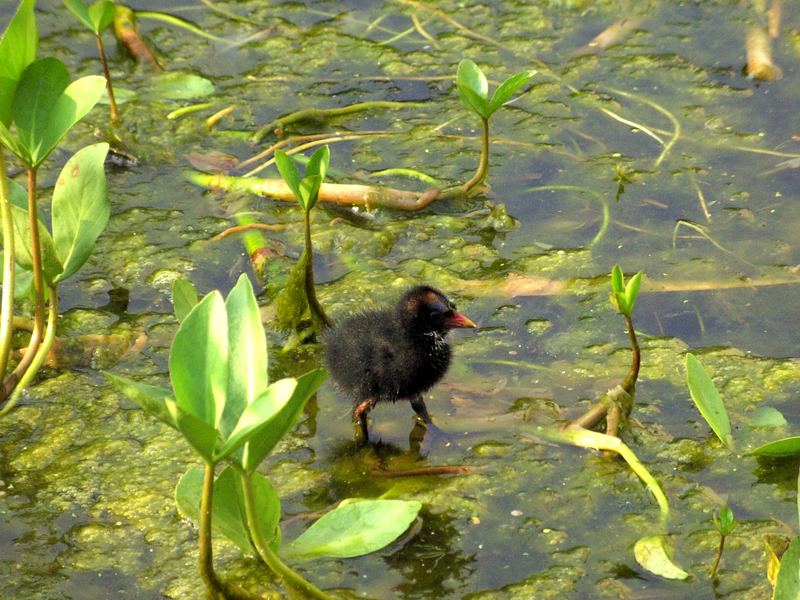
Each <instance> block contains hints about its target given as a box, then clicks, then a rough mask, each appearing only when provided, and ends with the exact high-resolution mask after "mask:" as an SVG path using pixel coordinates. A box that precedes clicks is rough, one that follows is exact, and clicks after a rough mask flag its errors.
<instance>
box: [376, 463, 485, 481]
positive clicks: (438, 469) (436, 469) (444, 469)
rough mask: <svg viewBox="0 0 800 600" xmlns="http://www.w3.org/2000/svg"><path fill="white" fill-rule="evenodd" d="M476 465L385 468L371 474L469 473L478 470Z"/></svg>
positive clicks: (390, 476) (404, 475) (384, 475)
mask: <svg viewBox="0 0 800 600" xmlns="http://www.w3.org/2000/svg"><path fill="white" fill-rule="evenodd" d="M477 470H478V469H477V468H476V467H471V466H469V465H440V466H431V467H420V468H418V469H406V470H404V471H387V470H384V469H372V470H371V471H370V472H369V474H370V476H372V477H387V478H394V477H417V476H421V475H467V474H470V473H474V472H476V471H477Z"/></svg>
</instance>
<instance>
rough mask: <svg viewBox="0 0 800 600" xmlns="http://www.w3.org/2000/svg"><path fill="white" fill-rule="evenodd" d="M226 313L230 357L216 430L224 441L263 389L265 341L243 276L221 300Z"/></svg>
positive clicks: (264, 388)
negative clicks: (225, 389) (223, 405)
mask: <svg viewBox="0 0 800 600" xmlns="http://www.w3.org/2000/svg"><path fill="white" fill-rule="evenodd" d="M225 310H226V311H227V314H228V353H229V356H231V357H233V358H234V360H231V363H230V365H229V366H228V391H227V395H226V398H225V410H224V411H223V413H222V420H221V421H220V424H219V430H220V432H221V433H222V436H223V438H227V437H228V436H229V435H230V434H231V432H232V431H233V430H234V428H237V429H238V427H239V425H238V423H240V422H241V419H240V417H242V416H243V414H242V413H244V412H245V411H246V408H247V407H248V406H249V405H251V404H252V403H253V402H255V400H256V399H257V398H258V397H259V396H260V395H261V394H263V392H264V391H265V390H266V389H267V384H268V383H269V379H268V377H267V338H266V335H265V334H264V327H263V326H262V325H261V313H260V312H259V310H258V304H257V303H256V298H255V295H254V294H253V286H252V284H251V283H250V279H248V277H247V275H245V274H242V275H241V276H240V277H239V281H238V282H237V283H236V285H235V286H234V288H233V289H232V290H231V292H230V293H229V294H228V297H227V299H226V300H225Z"/></svg>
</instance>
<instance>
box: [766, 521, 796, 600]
mask: <svg viewBox="0 0 800 600" xmlns="http://www.w3.org/2000/svg"><path fill="white" fill-rule="evenodd" d="M797 598H800V537H796V538H794V539H793V540H792V541H791V542H790V543H789V547H788V548H787V549H786V552H784V553H783V557H781V566H780V569H778V577H777V578H776V580H775V589H774V590H773V594H772V600H797Z"/></svg>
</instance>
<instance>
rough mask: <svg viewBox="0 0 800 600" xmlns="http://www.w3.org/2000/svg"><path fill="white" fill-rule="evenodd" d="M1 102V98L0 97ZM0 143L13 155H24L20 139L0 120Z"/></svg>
mask: <svg viewBox="0 0 800 600" xmlns="http://www.w3.org/2000/svg"><path fill="white" fill-rule="evenodd" d="M2 94H3V90H2V89H0V96H1V95H2ZM0 102H2V99H0ZM0 144H3V145H4V146H5V147H6V148H8V149H9V150H10V151H11V152H12V153H13V154H14V155H15V156H17V157H19V158H22V157H24V156H26V152H25V148H24V147H23V146H22V144H21V143H20V141H19V140H18V139H17V137H16V136H15V135H14V134H13V133H11V131H10V130H9V129H8V127H6V126H5V125H3V123H2V122H0Z"/></svg>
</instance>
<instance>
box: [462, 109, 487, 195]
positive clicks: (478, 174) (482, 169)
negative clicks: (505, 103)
mask: <svg viewBox="0 0 800 600" xmlns="http://www.w3.org/2000/svg"><path fill="white" fill-rule="evenodd" d="M481 126H482V129H483V139H482V142H481V159H480V162H479V163H478V170H477V171H475V174H474V175H473V176H472V179H470V180H469V181H468V182H467V183H465V184H464V185H463V186H462V190H463V192H464V193H465V194H468V193H469V192H470V191H471V190H472V188H474V187H476V186H478V185H480V184H481V183H483V181H484V180H485V179H486V177H487V176H488V175H489V119H486V118H484V117H481Z"/></svg>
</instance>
